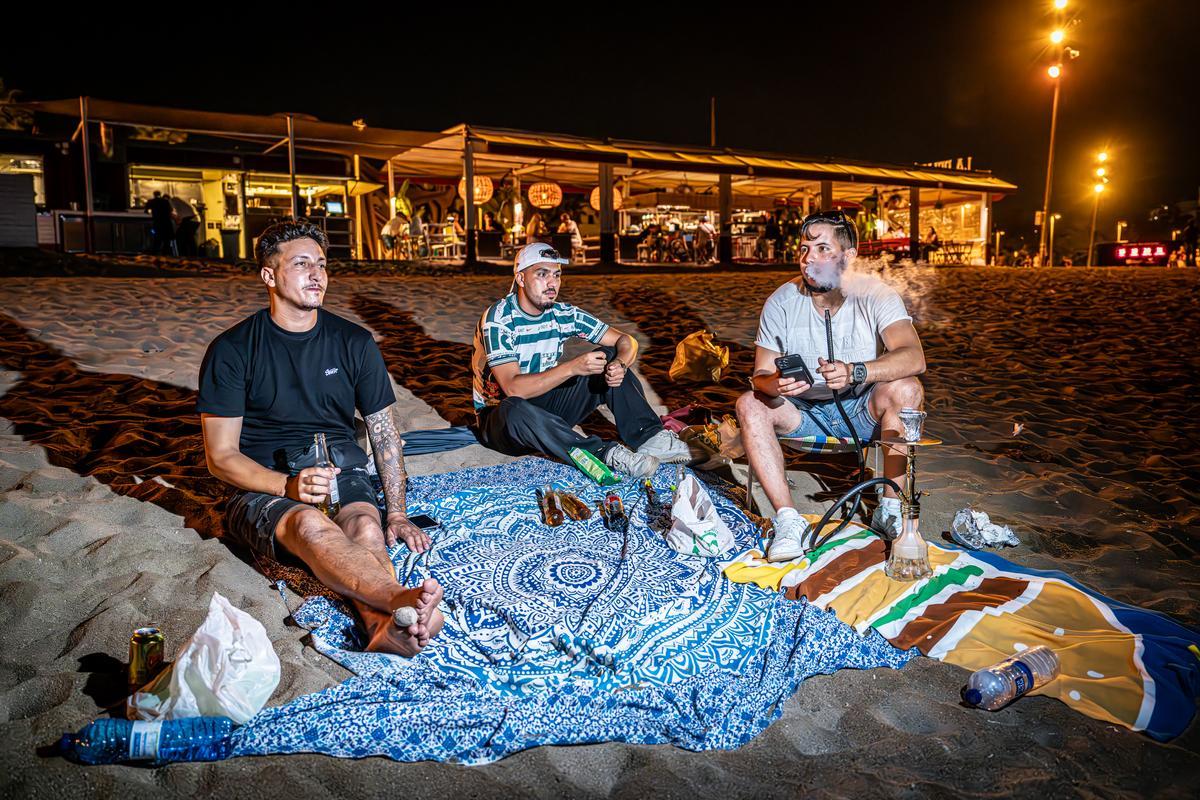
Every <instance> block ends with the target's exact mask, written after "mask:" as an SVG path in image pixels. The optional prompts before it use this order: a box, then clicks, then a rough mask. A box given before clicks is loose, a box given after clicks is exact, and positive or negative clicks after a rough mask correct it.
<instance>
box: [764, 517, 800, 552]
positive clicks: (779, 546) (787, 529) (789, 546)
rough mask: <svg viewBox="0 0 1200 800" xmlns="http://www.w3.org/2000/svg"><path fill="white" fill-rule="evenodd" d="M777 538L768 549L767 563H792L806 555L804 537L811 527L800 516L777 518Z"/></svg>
mask: <svg viewBox="0 0 1200 800" xmlns="http://www.w3.org/2000/svg"><path fill="white" fill-rule="evenodd" d="M774 522H775V538H774V539H772V540H771V546H770V547H768V548H767V561H791V560H792V559H793V558H799V557H800V556H802V555H804V536H805V534H807V533H808V530H809V528H810V527H811V526H810V525H809V524H808V520H806V519H805V518H804V517H802V516H800V515H799V514H796V513H792V514H788V515H786V516H784V515H780V516H777V517H775V521H774Z"/></svg>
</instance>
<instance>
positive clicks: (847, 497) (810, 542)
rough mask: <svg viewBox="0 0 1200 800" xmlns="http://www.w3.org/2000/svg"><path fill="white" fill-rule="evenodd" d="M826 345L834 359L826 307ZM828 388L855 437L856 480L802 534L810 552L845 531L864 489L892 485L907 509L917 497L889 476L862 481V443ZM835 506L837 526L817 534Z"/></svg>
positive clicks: (839, 399) (837, 397) (864, 468)
mask: <svg viewBox="0 0 1200 800" xmlns="http://www.w3.org/2000/svg"><path fill="white" fill-rule="evenodd" d="M825 344H826V346H827V348H828V350H829V360H830V361H833V360H834V358H833V320H832V319H831V317H830V315H829V309H825ZM831 391H832V392H833V402H834V404H835V405H836V406H837V410H838V413H839V414H840V415H841V417H842V421H843V422H844V423H846V427H847V428H848V429H849V430H850V437H851V438H852V439H853V440H854V449H855V452H856V453H858V478H859V483H858V484H856V485H855V486H853V487H851V489H850V490H849V491H847V492H846V493H845V494H844V495H842V496H841V498H840V499H839V500H838V501H837V502H836V503H834V504H833V505H832V506H830V507H829V510H828V511H826V512H825V515H824V516H822V517H821V521H820V522H818V523H817V524H816V525H815V526H813V527H812V528H810V529H809V531H808V533H807V534H806V536H805V547H804V549H805V552H812V551H813V550H816V549H817V548H818V547H820V546H821V545H823V544H825V543H826V542H828V541H829V540H830V539H832V538H833V537H834V536H837V535H838V534H839V533H841V532H842V531H843V530H845V528H846V526H847V525H849V524H850V522H851V520H853V519H854V516H855V515H856V514H857V513H858V509H859V507H860V506H861V504H862V493H863V492H864V491H865V490H866V489H869V488H871V487H872V486H879V485H886V486H891V487H892V489H893V490H894V491H895V492H896V494H898V495H899V496H900V498H901V500H902V504H903V506H904V509H905V511H906V512H907V509H908V508H909V507H915V506H916V498H915V497H914V498H911V499H910V498H909V497H908V496H907V495H906V494H905V493H904V491H903V490H902V489H901V488H900V486H899V485H897V484H896V482H895V481H893V480H892V479H891V478H887V477H878V478H871V479H870V480H863V479H864V478H865V477H866V473H867V462H866V459H865V458H864V457H863V454H862V442H861V441H860V440H859V437H858V431H856V430H855V429H854V425H853V424H852V423H851V422H850V415H849V414H847V413H846V408H845V406H843V405H842V396H841V391H839V390H838V389H832V390H831ZM911 468H912V464H911V462H910V463H909V469H910V471H911ZM912 485H913V481H912V477H911V476H910V478H909V486H912ZM851 499H853V501H854V504H853V506H850V501H851ZM847 507H850V511H849V513H846V512H845V509H846V508H847ZM838 509H842V511H843V514H842V521H841V522H840V523H839V524H838V525H837V527H835V528H834V529H833V530H831V531H830V532H829V533H826V534H825V535H823V536H820V532H821V531H822V530H824V528H825V526H826V525H828V524H829V523H830V520H831V519H832V518H833V514H834V512H835V511H837V510H838ZM867 528H868V530H871V531H872V532H874V533H875V534H876V535H878V536H880V538H884V539H886V538H888V537H887V536H886V535H885V534H884V532H882V531H877V530H875V529H874V528H871V527H870V525H868V526H867ZM818 537H819V538H818Z"/></svg>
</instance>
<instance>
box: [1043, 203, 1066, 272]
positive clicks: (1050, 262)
mask: <svg viewBox="0 0 1200 800" xmlns="http://www.w3.org/2000/svg"><path fill="white" fill-rule="evenodd" d="M1060 219H1062V214H1051V215H1050V240H1049V241H1048V242H1047V243H1046V266H1047V267H1053V266H1054V223H1055V222H1057V221H1058V220H1060Z"/></svg>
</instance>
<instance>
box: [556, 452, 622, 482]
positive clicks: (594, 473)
mask: <svg viewBox="0 0 1200 800" xmlns="http://www.w3.org/2000/svg"><path fill="white" fill-rule="evenodd" d="M567 455H569V456H570V457H571V460H572V461H574V462H575V466H577V467H579V469H580V471H581V472H583V474H585V475H587V476H588V477H589V478H591V479H592V480H594V481H595V482H596V483H598V484H600V485H601V486H611V485H613V484H614V483H619V481H618V480H617V476H616V475H614V474H613V471H612V470H611V469H609V468H608V465H607V464H605V463H604V462H603V461H601V460H600V459H598V458H596V457H595V456H594V455H592V454H591V453H589V452H588V451H587V450H581V449H580V448H578V447H572V448H571V450H570V451H569V452H568V453H567Z"/></svg>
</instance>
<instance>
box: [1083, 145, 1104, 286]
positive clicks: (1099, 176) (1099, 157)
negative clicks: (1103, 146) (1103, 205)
mask: <svg viewBox="0 0 1200 800" xmlns="http://www.w3.org/2000/svg"><path fill="white" fill-rule="evenodd" d="M1107 161H1108V153H1107V152H1106V151H1103V150H1101V151H1100V152H1099V153H1097V154H1096V163H1097V164H1101V165H1103V164H1104V163H1105V162H1107ZM1107 183H1108V168H1107V167H1105V166H1099V167H1096V185H1095V186H1093V187H1092V231H1091V233H1089V234H1088V255H1087V265H1088V266H1089V267H1090V266H1091V265H1092V257H1093V256H1092V251H1093V249H1095V246H1096V213H1097V212H1098V211H1099V210H1100V195H1102V194H1104V187H1105V185H1106V184H1107Z"/></svg>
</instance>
